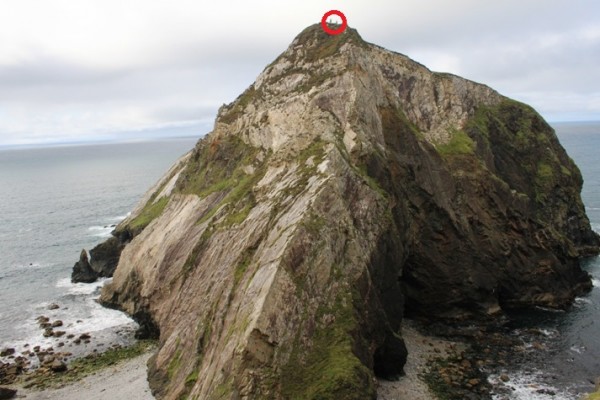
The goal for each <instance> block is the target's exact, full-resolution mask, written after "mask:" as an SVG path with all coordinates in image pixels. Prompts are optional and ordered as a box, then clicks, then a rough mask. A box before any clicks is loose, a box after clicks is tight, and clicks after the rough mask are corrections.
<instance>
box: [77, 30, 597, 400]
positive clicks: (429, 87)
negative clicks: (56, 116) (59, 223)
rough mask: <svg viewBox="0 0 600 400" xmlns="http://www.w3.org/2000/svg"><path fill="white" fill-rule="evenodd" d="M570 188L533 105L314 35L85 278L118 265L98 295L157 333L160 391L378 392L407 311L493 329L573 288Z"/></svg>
mask: <svg viewBox="0 0 600 400" xmlns="http://www.w3.org/2000/svg"><path fill="white" fill-rule="evenodd" d="M581 186H582V178H581V174H580V172H579V170H578V168H577V167H576V165H575V164H574V163H573V161H572V160H571V159H570V158H569V156H568V155H567V154H566V153H565V150H564V149H563V148H562V147H561V145H560V143H559V142H558V140H557V138H556V135H555V134H554V131H553V130H552V128H551V127H550V126H549V125H548V124H547V123H546V122H545V121H544V120H543V118H542V117H541V116H540V115H539V114H537V113H536V112H535V111H534V110H533V109H532V108H531V107H529V106H527V105H525V104H521V103H519V102H516V101H513V100H510V99H508V98H506V97H504V96H502V95H500V94H498V93H497V92H496V91H494V90H493V89H491V88H489V87H487V86H485V85H481V84H478V83H475V82H471V81H468V80H466V79H463V78H460V77H457V76H454V75H450V74H443V73H435V72H432V71H430V70H428V69H427V68H426V67H424V66H422V65H420V64H418V63H416V62H414V61H412V60H411V59H409V58H408V57H406V56H404V55H401V54H397V53H394V52H391V51H388V50H385V49H383V48H381V47H378V46H376V45H373V44H369V43H367V42H365V41H363V39H362V38H361V37H360V36H359V34H358V33H357V32H356V31H355V30H353V29H347V30H346V31H345V32H344V33H343V34H341V35H337V36H329V35H328V34H326V33H324V32H323V31H322V29H321V27H320V26H318V25H315V26H311V27H309V28H307V29H306V30H305V31H303V32H302V33H301V34H300V35H298V37H296V38H295V39H294V41H293V42H292V43H291V45H290V46H289V48H288V49H287V50H286V51H285V52H283V54H281V55H280V56H279V57H278V58H277V59H276V60H275V61H274V62H273V63H272V64H271V65H269V66H268V67H267V68H266V69H265V70H264V71H263V72H262V73H261V74H260V75H259V77H258V78H257V79H256V82H254V83H253V84H252V85H251V86H250V87H249V88H248V89H247V90H246V91H245V92H244V93H242V94H241V95H240V96H239V97H238V98H237V99H236V100H235V101H234V102H233V103H231V104H229V105H225V106H223V107H221V108H220V110H219V112H218V116H217V118H216V122H215V126H214V129H213V131H212V132H210V133H209V134H208V135H206V136H205V137H204V138H202V139H201V140H200V141H199V142H198V144H197V145H196V146H195V148H194V149H193V150H192V151H190V152H189V153H188V154H186V155H185V156H183V157H182V158H181V159H180V160H179V161H178V162H177V163H176V164H175V165H174V166H173V167H172V168H171V169H170V170H169V171H168V172H167V174H166V175H165V176H164V177H163V178H162V179H160V181H159V182H158V183H157V184H156V186H155V187H153V188H152V189H151V190H150V191H149V192H148V193H147V194H146V196H145V198H144V199H143V200H142V201H141V203H140V205H139V206H138V207H137V209H136V210H134V212H132V214H131V216H130V217H128V218H127V219H126V220H125V221H123V222H122V223H121V224H120V225H118V226H117V227H116V229H115V231H114V233H113V234H114V237H113V238H111V239H110V240H109V242H107V243H104V244H103V245H101V246H103V247H101V248H100V250H101V251H95V252H94V251H92V252H91V254H92V257H91V269H94V266H95V265H98V266H102V267H103V268H108V269H112V267H113V266H114V265H115V264H116V263H117V262H118V265H117V266H116V270H115V271H114V278H113V280H112V282H111V283H109V284H107V285H106V286H105V287H104V288H103V290H102V296H101V301H102V302H103V303H104V304H105V305H107V306H110V307H115V308H119V309H122V310H124V311H125V312H127V313H129V314H130V315H132V316H133V318H135V319H136V320H137V321H138V322H139V323H140V325H141V328H140V331H139V332H138V333H139V336H140V337H143V336H154V337H158V338H159V349H158V351H157V353H156V354H155V355H154V356H153V357H152V358H151V360H150V361H149V368H150V369H149V381H150V385H151V388H152V390H153V393H154V394H155V395H156V396H157V398H161V399H183V398H189V399H357V400H358V399H360V400H364V399H375V398H376V380H375V379H374V378H375V377H376V376H377V377H384V378H394V377H396V376H398V375H400V374H402V372H403V371H402V370H403V365H404V363H405V360H406V356H407V352H406V347H405V346H404V342H403V340H402V336H401V323H402V318H403V316H404V315H410V316H413V317H418V318H422V319H427V320H434V321H454V322H457V321H458V322H460V321H463V322H465V321H466V322H469V323H473V322H477V323H482V324H485V323H493V322H494V321H497V320H499V319H501V318H502V317H503V315H504V312H505V311H506V310H508V309H511V308H515V307H534V306H543V307H551V308H565V307H567V306H568V305H569V304H570V303H571V302H572V301H573V299H574V298H575V296H577V295H579V294H581V293H584V292H586V291H588V290H589V289H590V288H591V282H590V278H589V276H588V274H587V273H585V272H584V271H582V269H581V268H580V265H579V258H580V257H582V256H586V255H590V254H595V253H597V252H598V250H599V239H598V237H597V235H596V234H595V233H593V231H592V230H591V229H590V224H589V221H588V218H587V217H586V215H585V210H584V207H583V204H582V202H581V199H580V190H581ZM105 258H106V259H105ZM80 262H81V266H85V267H88V266H87V265H85V264H86V263H87V259H85V260H84V259H83V258H82V260H81V261H80ZM88 269H89V268H85V270H86V271H87V270H88Z"/></svg>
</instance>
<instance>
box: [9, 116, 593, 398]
mask: <svg viewBox="0 0 600 400" xmlns="http://www.w3.org/2000/svg"><path fill="white" fill-rule="evenodd" d="M555 128H556V130H557V134H558V136H559V139H560V141H561V143H562V144H563V146H564V147H565V148H566V149H567V152H568V153H569V155H570V156H571V157H572V158H573V159H574V160H575V162H576V163H577V165H578V166H579V167H580V169H581V171H582V173H583V176H584V179H585V184H584V188H583V193H582V195H583V200H584V203H585V205H586V208H587V213H588V216H589V217H590V220H591V222H592V226H593V227H594V229H596V231H600V162H599V160H600V123H581V124H556V125H555ZM195 141H196V140H195V139H177V140H163V141H155V142H140V143H126V144H122V143H121V144H103V145H85V146H72V147H54V148H39V149H18V150H14V149H13V150H0V216H1V217H0V218H1V219H0V305H1V306H0V347H5V346H11V347H17V350H19V349H21V348H22V346H23V345H24V344H25V343H29V344H32V345H33V344H42V345H54V344H55V343H54V342H55V341H56V340H57V339H44V338H43V336H42V335H41V330H40V329H39V328H38V327H37V326H36V324H35V321H34V319H35V317H36V316H38V315H47V316H49V317H50V318H51V319H53V320H54V319H61V320H63V322H64V324H65V326H64V327H63V329H64V330H66V331H67V332H73V333H80V332H81V333H82V332H92V334H93V336H95V337H96V338H100V339H101V340H105V341H107V342H109V341H112V342H114V341H118V340H119V337H118V335H117V336H115V335H116V334H115V331H119V330H122V331H124V332H125V331H126V332H130V331H131V330H132V329H134V327H135V324H134V323H132V321H131V320H130V319H129V318H127V317H126V316H125V315H124V314H122V313H120V312H117V311H113V310H107V309H104V308H102V307H100V306H98V305H97V304H96V302H95V301H94V299H95V298H97V296H98V289H99V287H100V286H101V284H102V282H100V283H98V284H91V285H86V284H71V282H70V274H71V268H72V267H73V263H74V262H75V261H77V259H78V257H79V253H80V251H81V249H82V248H86V249H90V248H92V247H93V246H94V245H96V244H97V243H99V242H100V241H102V240H103V239H104V238H106V237H108V235H109V234H110V231H111V229H112V225H114V224H116V223H118V222H119V221H120V220H122V219H123V218H124V217H125V216H126V215H127V213H128V212H129V211H130V210H131V209H132V208H133V207H134V205H135V204H136V202H137V201H138V200H139V199H140V197H141V196H142V195H143V193H144V192H145V191H146V190H147V189H148V188H149V187H150V186H151V185H152V184H153V183H154V182H155V181H156V180H157V179H158V178H159V177H160V176H161V175H162V174H163V173H164V172H165V171H166V170H167V169H168V168H169V167H170V166H171V164H172V163H173V162H174V161H175V160H176V159H177V158H178V157H179V156H181V155H182V154H183V153H185V152H186V151H187V150H189V149H191V148H192V147H193V145H194V143H195ZM585 267H586V269H588V270H589V271H590V273H591V274H592V275H593V276H594V284H595V285H596V286H597V287H595V288H594V290H593V291H592V292H591V293H590V294H589V295H587V296H585V297H582V298H580V299H578V300H577V302H576V304H575V305H574V307H573V308H572V309H571V310H570V311H569V312H566V313H552V312H542V311H540V312H539V313H534V314H531V315H527V316H524V317H523V320H522V321H521V323H522V327H519V328H517V329H516V330H515V334H519V332H520V331H519V329H523V328H526V327H528V326H539V327H541V328H542V329H543V332H544V335H545V337H544V338H543V340H544V341H545V345H546V346H547V348H548V349H549V350H548V351H547V352H540V355H539V357H536V358H533V359H532V360H531V363H530V364H528V365H521V366H518V367H514V368H511V367H510V366H509V367H507V371H506V372H508V373H509V374H510V376H511V378H512V379H511V381H510V385H511V386H512V387H513V389H514V390H513V395H511V399H515V400H516V399H518V400H525V399H527V400H530V399H531V400H535V399H549V398H554V399H569V400H570V399H577V398H578V396H577V393H578V392H581V391H584V390H588V389H590V388H591V387H592V385H591V383H590V381H593V380H594V379H596V378H597V377H600V333H598V332H599V331H600V288H599V286H600V259H598V258H594V259H590V260H587V261H586V263H585ZM51 303H57V304H59V305H60V307H61V308H60V309H58V310H52V311H50V310H48V309H47V308H48V305H49V304H51ZM529 344H530V343H525V345H529ZM540 388H542V389H550V390H551V391H554V392H555V393H556V395H555V396H549V395H548V394H543V393H538V391H539V390H540ZM498 398H500V397H498Z"/></svg>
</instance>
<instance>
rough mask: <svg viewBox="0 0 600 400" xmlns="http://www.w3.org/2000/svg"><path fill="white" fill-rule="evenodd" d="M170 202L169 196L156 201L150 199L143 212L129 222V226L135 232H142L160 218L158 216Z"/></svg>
mask: <svg viewBox="0 0 600 400" xmlns="http://www.w3.org/2000/svg"><path fill="white" fill-rule="evenodd" d="M168 202H169V198H168V197H162V198H161V199H160V200H158V201H156V202H155V203H152V201H149V202H148V203H147V204H146V206H145V207H144V209H143V210H142V212H141V213H140V214H139V215H138V216H137V217H135V218H134V219H133V220H132V221H131V222H130V223H129V228H130V229H131V230H132V231H133V232H141V231H142V230H143V229H144V228H146V227H147V226H148V225H149V224H150V222H152V221H154V220H155V219H156V218H158V216H159V215H160V214H161V213H162V212H163V210H164V209H165V207H166V206H167V204H168Z"/></svg>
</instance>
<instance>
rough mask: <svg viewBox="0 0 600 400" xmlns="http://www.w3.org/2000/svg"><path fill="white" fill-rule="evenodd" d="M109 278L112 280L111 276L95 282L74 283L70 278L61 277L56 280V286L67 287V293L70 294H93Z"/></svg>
mask: <svg viewBox="0 0 600 400" xmlns="http://www.w3.org/2000/svg"><path fill="white" fill-rule="evenodd" d="M108 280H110V278H106V279H98V280H97V281H96V282H94V283H73V282H71V279H70V278H63V279H59V280H58V282H56V287H58V288H66V289H67V293H69V294H81V295H85V294H88V295H89V294H93V293H94V292H96V291H97V290H98V289H99V288H101V287H102V286H104V283H105V282H106V281H108Z"/></svg>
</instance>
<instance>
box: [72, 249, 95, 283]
mask: <svg viewBox="0 0 600 400" xmlns="http://www.w3.org/2000/svg"><path fill="white" fill-rule="evenodd" d="M97 279H98V275H97V274H96V272H95V271H94V270H93V269H92V267H91V266H90V262H89V260H88V255H87V252H86V251H85V249H84V250H81V254H80V255H79V261H77V262H76V263H75V265H74V266H73V272H72V273H71V282H73V283H75V282H82V283H92V282H95V281H96V280H97Z"/></svg>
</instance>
